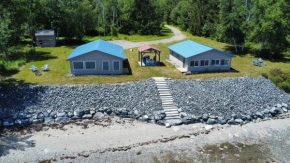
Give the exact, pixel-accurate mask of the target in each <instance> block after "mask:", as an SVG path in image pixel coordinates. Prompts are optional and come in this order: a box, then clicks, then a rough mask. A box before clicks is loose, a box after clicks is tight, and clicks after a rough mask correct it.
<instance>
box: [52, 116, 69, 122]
mask: <svg viewBox="0 0 290 163" xmlns="http://www.w3.org/2000/svg"><path fill="white" fill-rule="evenodd" d="M69 121H70V118H69V117H57V118H55V123H63V122H69Z"/></svg>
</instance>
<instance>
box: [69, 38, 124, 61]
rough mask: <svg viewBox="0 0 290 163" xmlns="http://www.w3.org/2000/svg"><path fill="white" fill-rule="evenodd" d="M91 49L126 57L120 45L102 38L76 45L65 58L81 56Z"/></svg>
mask: <svg viewBox="0 0 290 163" xmlns="http://www.w3.org/2000/svg"><path fill="white" fill-rule="evenodd" d="M93 51H100V52H103V53H106V54H109V55H112V56H115V57H118V58H121V59H126V57H125V53H124V49H123V47H122V46H119V45H116V44H113V43H110V42H107V41H104V40H101V39H99V40H96V41H92V42H89V43H87V44H84V45H81V46H78V47H77V48H76V49H75V50H74V51H73V52H72V53H71V54H70V55H69V56H68V58H67V59H66V60H70V59H72V58H76V57H79V56H82V55H84V54H87V53H90V52H93Z"/></svg>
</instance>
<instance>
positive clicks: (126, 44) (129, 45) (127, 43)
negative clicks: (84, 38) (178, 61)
mask: <svg viewBox="0 0 290 163" xmlns="http://www.w3.org/2000/svg"><path fill="white" fill-rule="evenodd" d="M165 27H166V28H169V29H170V30H171V31H172V32H173V33H174V36H173V37H171V38H168V39H163V40H156V41H147V42H131V41H126V40H115V41H109V42H111V43H114V44H117V45H120V46H122V47H123V48H124V49H129V48H136V47H140V46H144V45H153V44H165V43H170V42H174V41H180V40H184V39H186V36H185V35H184V34H182V32H181V31H180V30H179V29H177V28H174V27H171V26H168V25H165Z"/></svg>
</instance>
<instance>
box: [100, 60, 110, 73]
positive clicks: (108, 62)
mask: <svg viewBox="0 0 290 163" xmlns="http://www.w3.org/2000/svg"><path fill="white" fill-rule="evenodd" d="M104 62H108V68H109V69H108V70H104ZM102 71H110V61H109V60H103V61H102Z"/></svg>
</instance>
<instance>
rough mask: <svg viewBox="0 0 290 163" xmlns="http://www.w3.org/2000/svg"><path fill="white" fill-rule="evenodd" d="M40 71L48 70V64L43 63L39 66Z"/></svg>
mask: <svg viewBox="0 0 290 163" xmlns="http://www.w3.org/2000/svg"><path fill="white" fill-rule="evenodd" d="M41 70H42V71H49V69H48V64H45V65H44V66H43V67H41Z"/></svg>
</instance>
